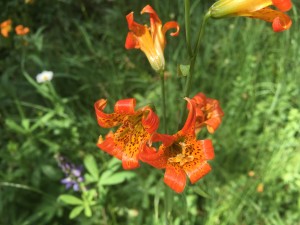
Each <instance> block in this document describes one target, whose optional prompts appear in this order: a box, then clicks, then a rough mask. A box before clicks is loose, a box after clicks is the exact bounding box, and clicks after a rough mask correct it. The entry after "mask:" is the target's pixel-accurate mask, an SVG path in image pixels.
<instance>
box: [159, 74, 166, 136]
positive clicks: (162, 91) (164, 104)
mask: <svg viewBox="0 0 300 225" xmlns="http://www.w3.org/2000/svg"><path fill="white" fill-rule="evenodd" d="M159 75H160V81H161V95H162V111H163V128H164V132H165V133H167V121H166V119H167V114H166V90H165V77H164V71H161V72H160V74H159Z"/></svg>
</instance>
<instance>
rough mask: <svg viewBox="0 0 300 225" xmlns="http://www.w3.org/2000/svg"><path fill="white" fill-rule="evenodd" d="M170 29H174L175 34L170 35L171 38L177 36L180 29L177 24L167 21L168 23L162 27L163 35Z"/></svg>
mask: <svg viewBox="0 0 300 225" xmlns="http://www.w3.org/2000/svg"><path fill="white" fill-rule="evenodd" d="M170 29H176V31H175V32H172V33H170V35H171V36H178V34H179V31H180V27H179V24H178V23H177V22H175V21H169V22H167V23H165V25H164V26H163V33H166V32H167V31H168V30H170Z"/></svg>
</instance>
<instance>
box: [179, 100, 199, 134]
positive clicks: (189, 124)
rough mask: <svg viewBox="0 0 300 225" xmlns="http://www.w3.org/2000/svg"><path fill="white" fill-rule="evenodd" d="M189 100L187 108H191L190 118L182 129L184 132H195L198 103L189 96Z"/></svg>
mask: <svg viewBox="0 0 300 225" xmlns="http://www.w3.org/2000/svg"><path fill="white" fill-rule="evenodd" d="M185 100H187V102H188V106H187V108H188V109H189V114H188V118H187V120H186V122H185V124H184V126H183V128H182V129H181V132H182V133H183V134H193V133H194V131H195V122H196V110H195V109H196V105H195V102H194V101H191V99H189V98H185Z"/></svg>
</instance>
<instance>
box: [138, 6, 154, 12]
mask: <svg viewBox="0 0 300 225" xmlns="http://www.w3.org/2000/svg"><path fill="white" fill-rule="evenodd" d="M144 13H155V14H156V12H155V11H154V9H153V8H152V7H151V6H150V5H146V6H145V7H144V8H143V9H142V11H141V14H144Z"/></svg>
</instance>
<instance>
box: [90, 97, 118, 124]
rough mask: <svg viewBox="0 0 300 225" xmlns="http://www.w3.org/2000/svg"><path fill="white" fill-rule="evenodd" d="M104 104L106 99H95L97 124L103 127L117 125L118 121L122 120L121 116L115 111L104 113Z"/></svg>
mask: <svg viewBox="0 0 300 225" xmlns="http://www.w3.org/2000/svg"><path fill="white" fill-rule="evenodd" d="M106 104H107V100H106V99H100V100H98V101H96V102H95V104H94V108H95V112H96V117H97V121H98V124H99V126H101V127H104V128H110V127H114V126H117V125H118V124H119V123H120V122H122V118H121V117H120V116H119V115H117V114H115V113H111V114H106V113H104V112H103V110H104V108H105V107H106Z"/></svg>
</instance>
